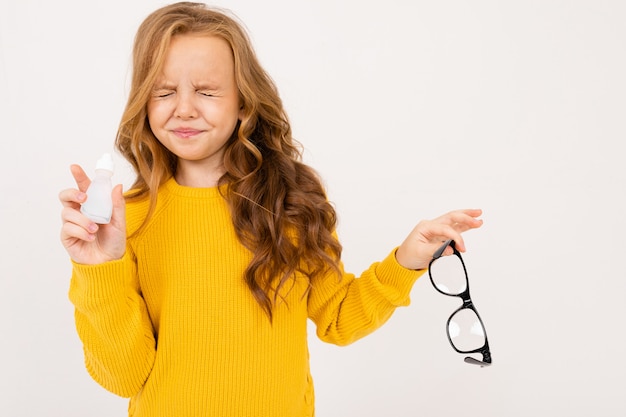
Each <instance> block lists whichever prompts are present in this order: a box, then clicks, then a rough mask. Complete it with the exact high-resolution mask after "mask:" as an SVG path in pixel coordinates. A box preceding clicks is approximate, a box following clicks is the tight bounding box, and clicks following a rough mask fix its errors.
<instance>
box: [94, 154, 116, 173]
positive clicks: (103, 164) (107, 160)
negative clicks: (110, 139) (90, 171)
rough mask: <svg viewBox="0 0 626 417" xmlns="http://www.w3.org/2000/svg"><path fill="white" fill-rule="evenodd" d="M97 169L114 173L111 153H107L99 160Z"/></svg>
mask: <svg viewBox="0 0 626 417" xmlns="http://www.w3.org/2000/svg"><path fill="white" fill-rule="evenodd" d="M96 169H106V170H107V171H111V172H113V158H112V157H111V154H110V153H105V154H104V155H102V156H101V157H100V159H98V163H97V164H96Z"/></svg>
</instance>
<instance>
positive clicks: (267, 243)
mask: <svg viewBox="0 0 626 417" xmlns="http://www.w3.org/2000/svg"><path fill="white" fill-rule="evenodd" d="M182 34H194V35H198V34H199V35H206V36H217V37H220V38H221V39H223V40H225V41H226V42H227V43H228V44H229V45H230V47H231V49H232V52H233V57H234V62H235V79H236V82H237V86H238V91H239V95H240V100H241V103H242V106H243V107H242V109H243V110H242V117H241V120H240V122H239V123H238V125H237V127H236V129H235V132H234V133H233V136H232V137H231V139H230V140H229V142H228V143H227V145H226V149H225V153H224V167H225V170H226V173H225V174H224V175H223V176H222V177H221V178H220V180H219V183H220V185H224V186H225V187H220V190H223V191H222V195H223V197H224V198H225V199H226V201H227V203H228V205H229V207H230V211H231V217H232V221H233V226H234V228H235V231H236V234H237V237H238V239H239V240H240V242H241V243H242V244H243V245H244V246H245V247H246V248H248V249H249V250H250V251H251V252H252V259H251V261H250V264H249V265H248V266H247V268H246V271H245V276H244V279H245V281H246V283H247V285H248V286H249V288H250V290H251V291H252V294H253V296H254V297H255V299H256V300H257V302H258V303H259V304H260V306H261V307H262V308H263V310H264V311H265V312H266V313H267V315H268V316H269V318H270V320H271V319H272V312H273V308H274V307H275V306H276V304H277V302H278V301H279V299H281V298H284V295H285V294H286V293H288V292H289V291H290V289H291V288H292V287H293V281H292V282H291V283H290V280H293V279H294V275H295V273H296V272H303V273H305V274H306V275H307V276H308V277H309V283H310V282H311V278H313V277H315V276H318V275H320V274H326V273H328V272H329V271H331V272H332V271H334V272H337V273H338V272H339V258H340V255H341V245H340V244H339V242H338V241H337V239H336V237H335V235H334V230H335V228H336V223H337V216H336V213H335V210H334V208H333V207H332V205H331V204H330V203H329V202H328V200H327V196H326V193H325V191H324V188H323V186H322V183H321V180H320V178H319V177H318V175H317V173H316V172H315V171H314V170H313V169H311V168H310V167H309V166H307V165H305V164H304V163H302V148H301V146H300V144H299V143H298V142H297V141H296V140H295V139H294V138H293V137H292V132H291V126H290V124H289V120H288V118H287V115H286V113H285V110H284V108H283V104H282V101H281V99H280V97H279V94H278V91H277V89H276V86H275V84H274V82H273V81H272V79H271V78H270V77H269V76H268V74H267V73H266V72H265V71H264V70H263V68H262V67H261V65H260V64H259V61H258V59H257V57H256V54H255V52H254V50H253V48H252V46H251V42H250V40H249V38H248V35H247V34H246V32H245V30H244V29H243V26H242V25H241V24H239V23H238V22H237V20H236V19H235V18H234V17H232V16H230V15H229V13H228V12H226V11H224V10H220V9H216V8H209V7H207V6H206V5H205V4H202V3H190V2H181V3H175V4H172V5H169V6H165V7H163V8H160V9H158V10H156V11H155V12H153V13H152V14H150V15H149V16H148V17H147V18H146V19H145V20H144V22H143V23H142V24H141V25H140V27H139V29H138V31H137V35H136V37H135V42H134V49H133V73H132V81H131V89H130V93H129V98H128V102H127V105H126V108H125V110H124V113H123V116H122V120H121V122H120V126H119V130H118V133H117V138H116V143H115V145H116V148H117V150H118V151H119V152H120V153H121V154H122V155H123V156H124V157H125V158H126V159H127V160H128V161H129V162H130V164H131V165H132V166H133V168H134V170H135V172H136V180H135V182H134V184H133V186H132V189H131V191H130V192H129V193H128V194H127V200H128V201H137V200H143V199H146V198H147V199H149V200H150V204H149V207H150V208H149V210H148V213H147V216H146V219H145V221H144V223H143V224H144V225H145V224H146V223H147V221H148V220H149V218H150V217H151V216H152V214H153V213H154V208H155V205H156V200H157V192H158V189H159V187H160V186H161V185H162V184H163V183H164V182H165V181H167V180H168V179H169V178H171V177H172V176H173V175H174V173H175V172H176V166H177V157H176V155H174V154H172V153H171V152H170V151H168V150H167V149H166V148H165V147H164V146H163V145H162V144H161V143H160V142H159V141H158V139H157V138H156V137H155V136H154V134H153V133H152V130H151V129H150V126H149V123H148V117H147V104H148V101H149V100H150V97H151V93H152V90H153V87H154V84H155V82H156V80H157V77H158V76H159V75H160V73H161V71H162V67H163V63H164V60H165V55H166V52H167V50H168V47H169V45H170V42H171V40H172V38H173V37H174V36H177V35H182Z"/></svg>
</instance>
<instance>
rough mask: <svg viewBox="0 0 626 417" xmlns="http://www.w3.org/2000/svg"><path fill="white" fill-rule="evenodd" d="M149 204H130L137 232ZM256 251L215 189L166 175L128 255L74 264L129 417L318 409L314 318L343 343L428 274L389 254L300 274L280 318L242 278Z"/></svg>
mask: <svg viewBox="0 0 626 417" xmlns="http://www.w3.org/2000/svg"><path fill="white" fill-rule="evenodd" d="M146 211H147V203H132V204H127V224H128V232H129V234H130V233H132V232H133V231H134V230H136V229H137V228H138V227H139V225H140V223H141V222H142V220H143V218H145V215H146ZM250 258H251V255H250V252H249V251H248V250H247V249H245V248H244V247H243V246H242V245H241V244H240V243H239V241H238V240H237V238H236V236H235V232H234V229H233V226H232V223H231V218H230V213H229V210H228V207H227V205H226V202H225V201H224V199H223V198H222V197H221V196H220V195H219V192H218V189H217V188H189V187H183V186H180V185H178V184H177V183H176V182H175V181H174V180H173V179H171V180H169V181H168V182H167V183H166V184H164V185H163V187H161V190H160V191H159V197H158V204H157V208H156V211H155V213H154V216H153V217H152V218H151V220H150V222H149V224H148V225H147V227H146V228H144V229H143V230H142V232H141V233H140V234H138V235H136V236H135V237H133V238H131V239H129V240H128V245H127V251H126V254H125V255H124V257H123V258H122V259H121V260H118V261H113V262H108V263H105V264H101V265H80V264H76V263H74V268H73V274H72V281H71V285H70V292H69V296H70V300H71V301H72V303H73V304H74V305H75V307H76V310H75V311H76V313H75V318H76V328H77V331H78V334H79V336H80V338H81V340H82V342H83V345H84V353H85V364H86V367H87V370H88V371H89V373H90V375H91V376H92V377H93V378H94V380H95V381H97V382H98V383H99V384H100V385H102V386H103V387H104V388H106V389H107V390H109V391H111V392H113V393H115V394H117V395H120V396H123V397H131V400H130V405H129V416H132V417H161V416H162V417H201V416H202V417H205V416H206V417H235V416H237V417H244V416H245V417H300V416H312V415H314V405H313V400H314V396H313V383H312V379H311V374H310V372H309V352H308V348H307V319H308V318H310V319H311V320H312V321H313V322H314V323H315V325H316V329H317V336H318V337H319V338H321V339H322V340H324V341H326V342H329V343H335V344H338V345H346V344H348V343H351V342H353V341H355V340H357V339H358V338H360V337H363V336H365V335H367V334H368V333H371V332H372V331H374V330H375V329H376V328H378V327H379V326H381V325H382V324H383V323H384V322H385V321H386V320H387V319H388V318H389V317H390V315H391V314H392V313H393V311H394V309H395V308H396V307H397V306H404V305H408V304H409V293H410V290H411V288H412V286H413V284H414V282H415V281H416V280H417V278H418V277H419V276H420V275H421V273H422V272H420V271H410V270H407V269H405V268H403V267H401V266H400V265H399V264H398V263H397V262H396V260H395V256H394V255H393V253H392V254H390V255H389V256H388V257H387V258H386V259H385V260H383V261H382V262H378V263H374V264H373V265H372V266H371V267H370V268H369V269H368V270H367V271H365V272H364V273H363V274H362V276H361V277H360V278H358V279H357V278H355V276H354V275H351V274H348V273H344V274H343V278H342V279H341V280H338V279H337V277H336V275H335V276H328V277H326V278H323V279H321V278H320V279H316V280H314V281H313V282H311V289H310V291H309V292H308V293H306V296H303V294H305V290H306V288H307V286H308V278H307V277H305V276H301V275H299V276H297V277H296V279H295V284H294V286H293V289H292V290H291V291H290V292H289V294H288V295H287V296H286V302H284V303H281V304H280V305H278V307H277V308H276V309H275V312H274V323H273V324H271V323H270V322H269V320H268V318H267V316H266V315H265V314H264V312H263V311H262V309H261V307H260V306H259V305H258V304H257V302H256V301H255V299H254V298H253V296H252V294H251V292H250V290H249V289H248V287H247V285H246V284H245V282H244V280H243V271H244V269H245V268H246V266H247V264H248V262H249V260H250Z"/></svg>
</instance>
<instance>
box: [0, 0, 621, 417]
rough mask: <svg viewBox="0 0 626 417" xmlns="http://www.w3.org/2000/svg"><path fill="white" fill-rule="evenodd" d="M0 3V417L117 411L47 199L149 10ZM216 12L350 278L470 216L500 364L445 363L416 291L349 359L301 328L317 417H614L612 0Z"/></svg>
mask: <svg viewBox="0 0 626 417" xmlns="http://www.w3.org/2000/svg"><path fill="white" fill-rule="evenodd" d="M0 4H1V6H0V48H1V49H0V132H1V133H0V140H1V141H2V142H1V143H2V158H1V163H0V174H1V175H0V182H1V194H0V198H1V200H0V210H1V213H0V214H1V215H0V256H1V257H2V258H1V269H0V274H1V275H0V415H2V416H11V417H21V416H29V417H30V416H54V417H56V416H59V417H74V416H76V417H78V416H81V417H82V416H90V417H98V416H103V417H104V416H107V417H111V416H124V415H126V404H127V400H126V399H121V398H118V397H116V396H114V395H113V394H110V393H108V392H107V391H105V390H104V389H102V388H100V387H99V386H98V385H97V384H96V383H95V382H93V381H92V380H91V379H90V377H89V376H88V374H87V372H86V371H85V369H84V366H83V358H82V350H81V349H82V347H81V345H80V342H79V340H78V337H77V335H76V333H75V330H74V322H73V309H72V305H71V304H70V302H69V300H68V298H67V291H68V285H69V276H70V264H69V260H68V257H67V254H66V253H65V251H64V249H63V248H62V246H61V244H60V243H59V239H58V235H59V228H60V204H59V203H58V201H57V194H58V192H59V191H60V190H61V189H63V188H67V187H70V186H73V181H72V178H71V175H70V173H69V165H70V164H71V163H79V164H81V165H83V166H84V167H85V168H86V169H88V170H92V169H93V167H94V165H95V162H96V160H97V158H98V157H99V156H100V155H101V154H102V153H103V152H106V151H111V150H112V144H113V140H114V135H115V131H116V127H117V123H118V121H119V118H120V116H121V113H122V109H123V106H124V103H125V99H126V93H127V85H128V80H129V70H130V48H131V43H132V38H133V36H134V33H135V30H136V29H137V27H138V25H139V24H140V22H141V21H142V20H143V19H144V18H145V17H146V16H147V14H148V13H149V12H151V11H152V10H154V9H156V8H157V7H160V6H162V5H164V4H165V3H164V2H162V1H155V0H133V1H123V2H122V1H114V2H111V1H106V2H104V1H99V2H85V1H77V0H57V1H47V0H41V1H37V0H20V1H13V0H1V3H0ZM215 4H217V5H220V6H224V7H227V8H229V9H231V10H232V11H233V12H234V13H235V14H237V15H238V16H239V17H240V18H241V19H242V20H243V22H245V24H246V26H247V28H248V30H249V32H250V34H251V37H252V39H253V42H254V45H255V47H256V49H257V52H258V54H259V57H260V59H261V61H262V63H263V65H264V66H265V68H266V69H267V70H268V72H269V73H270V74H271V75H272V77H273V78H274V79H275V81H276V83H277V84H278V87H279V89H280V92H281V95H282V97H283V99H284V102H285V105H286V108H287V111H288V113H289V115H290V118H291V121H292V124H293V130H294V134H295V136H296V138H297V139H299V140H300V141H301V142H302V143H303V144H304V146H305V148H306V154H305V157H306V161H307V162H309V163H310V164H311V165H313V166H314V167H315V168H317V169H318V170H319V171H320V173H321V174H322V176H323V177H324V179H325V183H326V185H327V187H328V192H329V195H330V198H331V199H332V200H333V201H334V202H335V204H336V207H337V210H338V212H339V215H340V229H339V233H340V237H341V239H342V242H343V244H344V246H345V257H344V260H345V263H346V266H347V267H348V269H350V270H352V271H354V272H357V273H358V272H360V271H361V270H363V269H365V268H367V267H368V266H369V264H370V263H371V262H373V261H376V260H379V259H381V258H383V257H384V256H386V255H387V254H388V253H389V251H390V250H391V249H392V248H393V247H395V246H396V245H398V244H399V243H400V242H401V241H402V240H403V239H404V237H405V236H406V235H407V234H408V233H409V231H410V229H411V228H412V227H413V226H414V225H415V224H416V223H417V222H418V221H419V220H420V219H423V218H432V217H435V216H437V215H439V214H442V213H444V212H446V211H448V210H452V209H456V208H465V207H480V208H482V209H483V210H484V215H483V219H484V221H485V224H484V227H483V228H482V229H480V230H478V231H472V232H469V233H467V235H466V242H467V246H468V252H467V254H466V255H465V261H466V264H467V267H468V271H469V276H470V282H471V288H472V295H473V299H474V302H475V304H476V306H477V308H478V310H479V311H480V313H481V315H482V317H483V319H484V321H485V325H486V327H487V332H488V335H489V339H490V342H491V348H492V354H493V359H494V365H493V366H492V367H490V368H483V369H481V368H478V367H473V366H471V365H468V364H465V363H463V358H462V355H459V354H457V353H455V352H454V351H453V350H452V349H451V347H450V346H449V344H448V341H447V339H446V336H445V329H444V327H445V326H444V324H445V320H446V319H447V317H448V315H449V314H450V313H451V312H452V310H453V309H454V308H455V307H456V306H457V304H458V302H457V301H456V300H452V299H447V297H444V296H442V295H440V294H438V293H436V292H435V291H434V289H433V288H432V286H431V284H430V282H429V280H428V278H427V277H424V278H423V279H421V280H419V281H418V282H417V283H416V285H415V287H414V290H413V292H412V304H411V306H410V307H407V308H403V309H400V310H398V311H397V312H396V314H395V315H394V316H393V317H392V318H391V320H390V321H389V322H388V323H387V324H386V325H385V326H384V327H383V328H381V329H380V330H379V331H377V332H376V333H374V334H372V335H370V336H368V337H367V338H365V339H363V340H361V341H358V342H356V343H355V344H353V345H351V346H348V347H343V348H340V347H336V346H332V345H326V344H324V343H321V342H320V341H318V340H317V339H316V338H315V336H314V332H313V330H314V329H313V328H311V337H310V339H311V340H310V344H311V362H312V372H313V377H314V379H315V383H316V397H317V415H318V416H320V417H335V416H337V417H338V416H365V417H369V416H372V417H373V416H416V415H423V416H461V415H469V416H481V417H489V416H494V417H495V416H509V417H510V416H529V415H533V416H581V417H582V416H590V415H594V416H624V415H626V404H625V403H624V392H625V391H626V382H625V379H624V375H625V374H626V355H625V354H624V347H625V344H626V336H625V334H624V330H625V329H626V325H625V321H626V304H625V301H624V300H625V298H624V297H625V295H626V279H625V278H626V272H625V261H624V250H625V249H626V243H625V235H626V225H625V218H626V205H625V202H624V193H625V185H626V168H625V164H624V161H623V160H624V154H625V153H624V151H623V149H622V147H623V142H624V139H625V137H626V128H625V126H626V123H625V117H624V116H625V114H626V82H625V80H626V25H625V24H624V22H626V3H625V2H623V1H621V0H614V1H610V0H588V1H582V0H578V1H574V0H570V1H565V0H563V1H556V0H524V1H498V0H491V1H487V0H475V1H461V0H450V1H423V0H406V1H402V0H386V1H384V2H382V1H381V2H375V1H371V0H359V1H357V0H349V1H343V2H338V1H330V0H323V1H319V0H318V1H293V0H291V1H288V0H282V1H279V0H273V1H272V0H268V1H253V0H239V1H225V0H222V1H219V2H217V3H215ZM117 162H118V165H117V167H118V170H117V173H116V180H117V181H118V182H123V183H126V184H127V183H129V182H130V181H129V179H130V178H131V173H130V170H129V169H128V167H127V166H126V165H124V163H123V161H121V160H120V159H119V158H118V159H117Z"/></svg>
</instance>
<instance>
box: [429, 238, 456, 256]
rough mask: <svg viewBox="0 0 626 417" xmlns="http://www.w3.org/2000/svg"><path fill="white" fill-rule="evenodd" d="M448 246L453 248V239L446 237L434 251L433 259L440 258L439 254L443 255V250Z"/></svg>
mask: <svg viewBox="0 0 626 417" xmlns="http://www.w3.org/2000/svg"><path fill="white" fill-rule="evenodd" d="M448 246H450V247H451V248H452V249H454V240H452V239H448V240H446V241H445V242H443V245H441V247H440V248H439V249H437V250H436V251H435V253H434V254H433V260H435V259H439V258H441V256H442V255H443V252H444V251H445V250H446V248H447V247H448Z"/></svg>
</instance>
